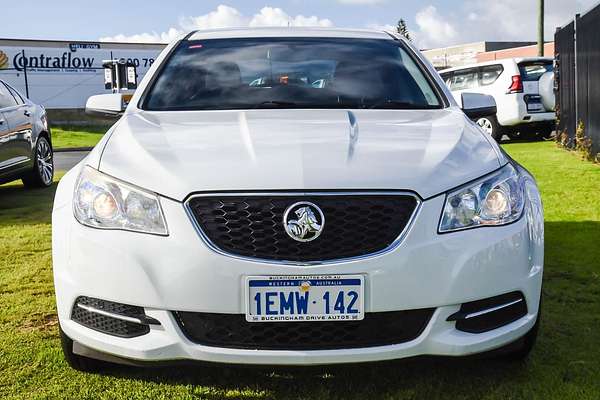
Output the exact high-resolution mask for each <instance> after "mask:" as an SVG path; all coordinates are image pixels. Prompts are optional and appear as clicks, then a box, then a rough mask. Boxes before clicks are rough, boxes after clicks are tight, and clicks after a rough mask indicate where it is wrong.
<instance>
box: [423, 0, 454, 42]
mask: <svg viewBox="0 0 600 400" xmlns="http://www.w3.org/2000/svg"><path fill="white" fill-rule="evenodd" d="M415 21H416V23H417V26H418V27H419V30H418V31H417V32H416V34H415V39H416V40H418V42H419V45H420V46H421V47H434V46H439V45H441V44H443V43H447V42H451V41H453V40H455V39H456V37H457V36H458V32H457V30H456V28H454V26H453V25H452V24H451V23H449V22H448V21H447V20H446V18H445V17H443V16H441V15H440V14H439V13H438V11H437V9H436V8H435V7H434V6H428V7H425V8H424V9H422V10H421V11H419V12H418V13H417V15H416V16H415Z"/></svg>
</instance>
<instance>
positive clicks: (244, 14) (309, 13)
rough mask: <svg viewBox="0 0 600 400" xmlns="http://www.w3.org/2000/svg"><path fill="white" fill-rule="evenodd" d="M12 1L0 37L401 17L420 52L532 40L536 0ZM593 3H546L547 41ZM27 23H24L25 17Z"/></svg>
mask: <svg viewBox="0 0 600 400" xmlns="http://www.w3.org/2000/svg"><path fill="white" fill-rule="evenodd" d="M35 3H36V4H35V5H32V2H26V1H20V2H12V3H11V6H10V7H3V8H2V23H1V25H0V37H3V38H35V39H69V40H98V39H100V38H102V39H104V40H124V41H168V40H170V39H172V38H173V37H174V36H175V35H176V34H178V33H180V32H182V31H186V30H190V29H197V28H213V27H226V26H239V25H277V24H281V23H282V21H284V22H287V21H289V22H290V23H291V24H292V25H322V26H338V27H355V28H366V27H389V26H391V25H394V24H395V23H396V21H397V20H398V19H399V18H404V19H405V20H406V21H407V23H408V25H409V28H410V30H411V32H412V33H413V36H414V37H415V41H416V42H417V44H418V45H419V46H421V47H434V46H441V45H449V44H456V43H462V42H466V41H477V40H535V21H536V14H535V10H536V4H537V0H503V1H499V0H495V1H494V0H454V1H450V0H445V1H443V0H439V1H435V0H430V1H427V0H426V1H410V0H406V1H401V0H319V1H317V0H286V1H266V0H261V1H256V0H230V1H225V0H217V1H213V0H187V1H184V0H169V1H164V0H162V1H158V0H120V1H116V0H102V1H93V2H82V1H70V0H54V1H36V2H35ZM595 3H596V0H566V1H565V0H546V9H547V13H546V20H547V26H546V38H547V39H551V38H552V34H553V32H554V30H555V27H556V26H557V25H563V24H565V23H567V22H568V21H569V20H570V19H571V18H572V15H574V14H575V12H577V11H583V10H586V9H587V8H589V7H591V6H592V5H593V4H595ZM24 15H26V16H27V18H26V19H27V22H28V23H27V25H26V27H25V26H24V25H23V16H24Z"/></svg>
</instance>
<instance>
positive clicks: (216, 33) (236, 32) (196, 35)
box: [187, 27, 396, 40]
mask: <svg viewBox="0 0 600 400" xmlns="http://www.w3.org/2000/svg"><path fill="white" fill-rule="evenodd" d="M259 37H320V38H353V39H387V40H394V39H396V37H395V36H392V35H391V34H390V33H387V32H385V31H377V30H368V29H339V28H319V27H310V28H309V27H267V28H233V29H231V28H228V29H211V30H199V31H194V32H192V33H191V34H190V35H188V37H187V40H203V39H229V38H259Z"/></svg>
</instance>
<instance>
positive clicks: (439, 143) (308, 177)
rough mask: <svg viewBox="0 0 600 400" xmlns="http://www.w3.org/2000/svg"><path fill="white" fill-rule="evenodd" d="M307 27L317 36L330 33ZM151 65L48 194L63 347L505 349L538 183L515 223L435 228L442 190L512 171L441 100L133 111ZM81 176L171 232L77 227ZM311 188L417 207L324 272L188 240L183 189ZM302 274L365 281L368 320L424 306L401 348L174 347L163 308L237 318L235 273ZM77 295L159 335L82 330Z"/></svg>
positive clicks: (227, 358) (532, 245)
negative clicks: (140, 310) (379, 196)
mask: <svg viewBox="0 0 600 400" xmlns="http://www.w3.org/2000/svg"><path fill="white" fill-rule="evenodd" d="M219 32H220V33H219V34H221V35H230V33H223V32H222V31H219ZM236 32H237V31H236ZM269 32H275V31H274V30H269ZM286 32H287V31H286ZM307 32H308V33H307V34H312V33H314V32H315V30H308V31H307ZM318 32H319V35H321V36H323V35H326V34H324V33H323V32H327V31H321V30H318ZM335 32H337V31H335ZM231 34H232V35H233V33H231ZM315 34H316V33H315ZM336 34H338V33H336ZM356 34H357V35H359V34H360V35H362V34H363V33H356ZM207 35H209V34H207ZM279 35H281V33H279ZM372 35H375V34H373V33H372ZM168 51H169V49H167V50H166V52H168ZM164 54H165V53H163V54H162V55H161V56H160V57H159V60H158V61H157V63H156V64H155V65H154V66H153V69H152V70H151V71H150V73H149V74H148V75H147V76H146V78H144V81H143V82H142V83H141V86H140V89H139V90H138V92H137V94H136V95H135V96H134V98H133V99H132V101H131V102H130V105H129V107H128V109H127V111H126V112H125V115H124V116H123V117H122V118H121V120H120V121H119V122H118V123H117V124H115V126H114V127H113V128H111V130H110V131H109V132H108V133H107V134H106V135H105V137H104V138H103V140H102V141H101V143H100V144H99V145H98V146H97V147H96V148H95V149H94V151H93V152H92V153H91V154H90V155H89V156H88V157H87V158H86V159H85V160H84V161H83V162H82V163H81V164H80V165H78V166H76V167H75V168H74V169H72V170H71V171H69V172H68V173H67V174H66V175H65V176H64V177H63V179H62V180H61V182H60V184H59V187H58V190H57V193H56V199H55V203H54V211H53V262H54V279H55V287H56V295H57V306H58V315H59V319H60V323H61V327H62V329H63V330H64V331H65V333H66V334H67V335H68V336H69V337H71V338H72V339H73V340H75V341H76V342H79V343H81V344H83V345H85V346H87V347H90V348H92V349H95V350H98V351H101V352H104V353H107V354H113V355H118V356H121V357H126V358H131V359H136V360H146V361H164V360H174V359H192V360H203V361H215V362H224V363H245V364H288V365H310V364H325V363H345V362H360V361H374V360H385V359H394V358H401V357H409V356H414V355H420V354H439V355H466V354H472V353H476V352H481V351H485V350H489V349H493V348H496V347H499V346H502V345H504V344H507V343H510V342H512V341H514V340H516V339H517V338H519V337H521V336H523V335H524V334H525V333H526V332H528V331H529V330H530V329H531V327H532V326H533V324H534V322H535V319H536V316H537V313H538V305H539V299H540V289H541V278H542V271H543V216H542V211H541V204H540V201H539V194H538V193H537V189H535V185H534V184H532V185H533V186H531V185H530V193H528V196H529V197H528V201H527V205H526V212H525V216H524V217H522V218H521V219H520V220H518V221H517V222H515V223H512V224H510V225H506V226H501V227H482V228H477V229H470V230H466V231H461V232H454V233H449V234H438V233H437V227H438V224H439V220H440V214H441V211H442V208H443V205H444V201H445V191H448V190H450V189H452V188H454V187H456V186H460V185H462V184H464V183H466V182H469V181H471V180H473V179H475V178H478V177H480V176H482V175H485V174H487V173H489V172H492V171H494V170H497V169H498V168H500V167H501V166H502V165H505V164H506V163H507V162H508V161H509V160H508V159H507V157H506V156H504V155H503V153H502V152H501V150H500V149H499V148H498V146H497V145H496V143H495V142H493V141H492V140H491V139H488V138H487V137H486V136H485V135H484V134H483V133H482V132H481V131H480V130H479V129H478V128H477V127H476V126H475V125H474V124H472V123H471V122H470V121H468V120H467V119H466V118H465V116H464V114H463V113H462V112H461V111H460V109H458V108H457V107H456V104H455V103H454V102H453V101H452V100H449V101H448V104H449V106H448V107H447V108H445V109H441V110H427V111H400V110H246V111H190V112H147V111H142V110H140V109H138V108H137V103H138V100H139V96H140V93H142V92H143V91H144V89H145V87H146V85H147V84H148V79H149V78H148V77H149V76H152V74H153V73H155V70H154V69H155V68H158V67H157V65H158V64H160V62H162V60H163V59H164ZM427 68H431V67H430V66H429V65H428V67H427ZM435 79H436V80H439V77H437V76H436V77H435ZM443 90H444V92H445V89H443ZM350 115H351V117H352V118H350ZM351 120H352V121H353V122H354V123H351V122H350V121H351ZM83 165H90V166H92V167H94V168H98V169H99V170H100V171H102V172H104V173H106V174H109V175H112V176H114V177H116V178H118V179H121V180H123V181H127V182H129V183H132V184H134V185H137V186H139V187H143V188H145V189H148V190H151V191H154V192H156V193H158V194H159V197H160V202H161V205H162V208H163V211H164V214H165V219H166V221H167V225H168V227H169V236H166V237H161V236H154V235H148V234H139V233H134V232H125V231H106V230H100V229H92V228H89V227H86V226H83V225H81V224H79V223H78V222H77V221H76V220H75V218H74V216H73V211H72V198H73V190H74V186H75V181H76V179H77V176H78V174H79V171H80V169H81V168H82V166H83ZM523 173H524V174H525V175H526V176H528V174H527V173H526V172H523ZM527 179H530V178H527ZM531 182H533V181H531ZM324 189H327V190H336V189H369V190H407V191H412V192H414V193H416V194H417V195H418V196H419V197H420V198H421V199H422V204H421V208H420V210H419V212H418V213H417V215H416V217H415V219H414V221H413V223H412V226H411V228H410V229H409V231H408V232H407V234H406V236H405V237H404V239H403V241H402V242H401V243H400V244H399V245H398V246H397V247H395V248H394V249H392V250H391V251H389V252H385V253H383V254H380V255H377V256H374V257H367V258H363V259H356V260H352V261H345V262H333V263H327V264H322V265H319V264H316V265H286V264H273V263H261V262H257V261H252V260H244V259H238V258H234V257H228V256H226V255H223V254H219V253H218V252H215V251H213V250H212V249H211V248H209V246H207V244H206V243H205V242H204V241H203V240H202V238H201V237H200V236H199V235H198V233H197V232H196V230H195V228H194V225H193V224H192V222H191V221H190V219H189V217H188V215H187V214H186V212H185V209H184V206H183V201H184V200H185V199H186V198H187V197H188V196H189V195H190V194H191V193H195V192H197V193H201V192H207V191H211V192H214V191H216V192H219V191H229V190H235V191H239V192H244V191H257V190H307V191H309V190H324ZM306 274H317V275H323V274H360V275H363V276H364V277H365V312H367V313H368V312H382V311H393V310H408V309H416V308H426V307H436V311H435V313H434V316H433V318H432V319H431V321H430V322H429V323H428V325H427V328H426V329H425V331H424V332H423V333H422V334H421V335H420V336H419V337H418V338H417V339H415V340H413V341H410V342H407V343H402V344H398V345H392V346H381V347H372V348H358V349H356V348H355V349H342V350H319V351H283V350H278V351H256V350H240V349H228V348H216V347H207V346H201V345H196V344H193V343H192V342H190V341H189V340H188V339H187V338H185V336H184V335H183V334H182V332H181V330H180V329H179V327H178V326H177V324H176V322H175V320H174V319H173V316H172V314H171V313H170V311H171V310H178V311H197V312H211V313H231V314H243V313H244V310H245V308H246V304H245V298H244V295H243V294H244V282H245V280H246V278H247V277H248V276H253V275H254V276H262V275H306ZM514 290H520V291H522V292H523V293H524V295H525V298H526V301H527V306H528V314H527V315H526V316H525V317H523V318H521V319H519V320H517V321H515V322H513V323H511V324H508V325H506V326H503V327H501V328H498V329H495V330H493V331H490V332H487V333H483V334H468V333H465V332H460V331H457V330H456V329H455V328H454V323H453V322H447V321H446V318H447V317H448V316H449V315H450V314H452V313H454V312H456V311H457V310H458V309H459V307H460V304H461V303H463V302H467V301H472V300H477V299H481V298H486V297H491V296H494V295H499V294H502V293H507V292H510V291H514ZM80 295H85V296H90V297H97V298H101V299H105V300H110V301H116V302H121V303H126V304H132V305H139V306H142V307H144V308H145V310H146V313H147V314H148V315H149V316H151V317H153V318H156V319H157V320H159V321H160V323H161V325H159V326H152V327H151V331H150V333H149V334H146V335H143V336H140V337H137V338H133V339H123V338H117V337H113V336H109V335H106V334H103V333H99V332H96V331H93V330H90V329H88V328H85V327H83V326H81V325H79V324H77V323H75V322H73V321H71V320H70V314H71V309H72V306H73V302H74V300H75V298H77V296H80Z"/></svg>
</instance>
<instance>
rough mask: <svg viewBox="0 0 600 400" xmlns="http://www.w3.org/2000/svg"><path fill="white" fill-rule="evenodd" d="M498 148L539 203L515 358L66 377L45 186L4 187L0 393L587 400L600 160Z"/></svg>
mask: <svg viewBox="0 0 600 400" xmlns="http://www.w3.org/2000/svg"><path fill="white" fill-rule="evenodd" d="M505 148H506V150H507V151H508V152H509V153H510V154H511V155H512V156H513V157H515V159H516V160H517V161H519V162H521V163H522V164H523V165H524V166H525V167H527V168H528V169H529V170H530V171H531V172H532V173H533V174H534V175H535V176H536V178H537V179H538V183H539V186H540V189H541V191H542V195H543V200H544V205H545V209H546V271H545V278H544V279H545V282H544V290H543V292H544V315H543V320H542V328H541V335H540V338H539V342H538V345H537V346H536V348H535V349H534V351H533V354H532V356H531V358H530V360H529V361H528V362H527V363H524V364H520V363H515V364H508V365H507V364H506V363H502V362H498V361H489V360H486V361H480V360H463V361H455V360H447V359H433V360H432V359H422V360H407V361H400V362H396V363H392V364H375V365H372V366H369V368H365V367H360V366H359V367H348V368H342V369H332V370H329V371H328V373H326V374H323V373H322V371H319V370H313V369H311V370H300V371H298V370H292V371H278V372H270V371H256V370H248V369H242V370H234V369H230V368H225V367H216V368H201V369H196V368H185V369H169V370H164V369H162V370H158V371H157V370H152V369H150V370H143V369H136V368H117V369H114V370H112V371H111V372H110V373H108V374H107V375H90V374H81V373H78V372H76V371H73V370H71V369H69V368H68V367H67V365H66V363H65V361H64V360H63V358H62V354H61V351H60V344H59V340H58V327H57V321H56V310H55V303H54V292H53V286H52V278H51V276H52V271H51V255H50V248H51V243H50V210H51V206H52V199H53V193H54V189H52V190H45V191H44V190H32V191H25V190H24V189H23V188H22V187H21V186H20V184H18V183H13V184H10V185H6V186H2V187H0V249H1V250H0V252H1V254H2V256H1V257H0V304H2V307H0V370H2V371H3V373H2V374H0V397H1V398H23V399H30V398H57V397H64V398H90V399H91V398H93V399H97V398H107V399H108V398H110V399H115V398H128V399H130V398H206V399H217V398H244V399H245V398H247V399H263V398H311V399H314V398H316V399H327V398H344V399H347V398H357V399H358V398H367V397H373V398H374V397H377V398H474V399H475V398H477V399H480V398H485V399H504V398H544V399H548V398H556V399H563V398H589V399H596V398H599V397H600V382H599V381H598V379H597V377H598V376H600V361H599V360H600V350H599V349H598V347H597V343H598V342H599V340H600V332H599V331H598V326H600V296H599V295H600V248H599V246H598V244H597V243H598V238H599V237H600V197H599V196H598V194H597V193H598V191H599V190H600V168H598V167H597V166H595V165H593V164H590V163H583V162H581V161H580V160H578V159H577V158H576V157H575V156H574V155H572V154H569V153H567V152H563V151H561V150H559V149H557V148H556V147H555V145H554V144H553V143H549V142H543V143H516V144H509V145H506V146H505ZM60 176H61V174H60V173H59V174H58V178H60ZM358 377H360V378H361V379H357V378H358ZM292 378H293V379H292ZM359 382H361V383H359Z"/></svg>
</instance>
